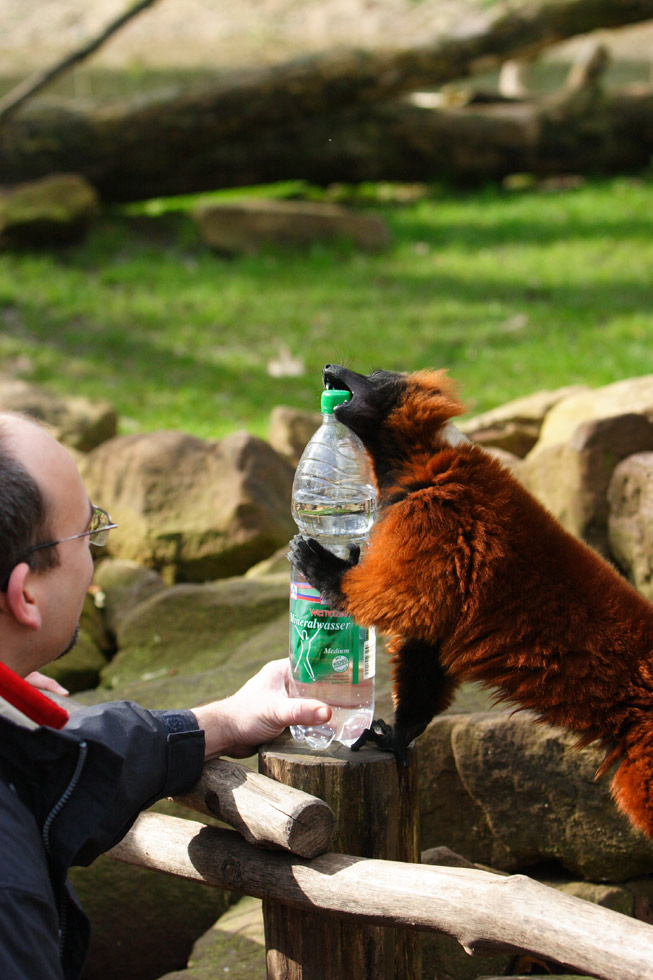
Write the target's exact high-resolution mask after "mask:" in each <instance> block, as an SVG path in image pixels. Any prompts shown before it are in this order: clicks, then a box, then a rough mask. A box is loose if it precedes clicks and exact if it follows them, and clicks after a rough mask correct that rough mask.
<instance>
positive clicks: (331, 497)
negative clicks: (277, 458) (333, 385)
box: [290, 414, 377, 749]
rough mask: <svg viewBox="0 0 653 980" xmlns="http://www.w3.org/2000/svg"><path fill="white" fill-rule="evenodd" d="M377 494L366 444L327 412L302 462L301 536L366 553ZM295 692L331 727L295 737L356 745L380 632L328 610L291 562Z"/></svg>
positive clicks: (368, 712) (367, 711) (367, 712)
mask: <svg viewBox="0 0 653 980" xmlns="http://www.w3.org/2000/svg"><path fill="white" fill-rule="evenodd" d="M376 502H377V493H376V487H375V484H374V476H373V473H372V469H371V466H370V463H369V460H368V457H367V454H366V452H365V449H364V448H363V444H362V442H361V441H360V439H359V438H358V436H356V435H355V434H354V433H353V432H351V431H350V430H349V429H347V427H346V426H344V425H342V423H340V422H338V421H337V420H336V419H335V417H334V416H333V415H330V414H325V415H324V416H323V423H322V425H321V427H320V428H319V429H318V430H317V432H316V433H315V435H314V436H313V438H312V439H311V440H310V442H309V443H308V445H307V447H306V449H305V450H304V453H303V454H302V457H301V459H300V461H299V464H298V466H297V471H296V473H295V480H294V483H293V491H292V514H293V518H294V520H295V523H296V524H297V527H298V529H299V531H300V533H301V534H304V535H306V536H307V537H312V538H315V539H316V540H317V541H319V542H320V544H323V545H324V546H325V547H326V548H328V549H329V550H330V551H333V552H335V554H337V555H339V556H340V557H343V558H347V557H348V556H349V545H358V546H359V547H360V548H361V551H364V549H365V545H366V543H367V539H368V535H369V532H370V529H371V527H372V524H373V523H374V519H375V517H376ZM290 665H291V694H293V695H294V696H296V697H314V698H319V700H320V701H325V702H326V703H327V704H329V705H330V706H331V710H332V717H331V720H330V722H329V723H328V724H326V725H319V726H314V727H310V728H307V727H299V726H296V727H293V728H292V729H291V731H292V734H293V737H294V738H295V739H296V740H297V741H302V742H307V743H308V745H309V746H310V747H311V748H314V749H325V748H327V747H328V746H329V745H330V744H331V742H332V741H333V740H334V739H336V740H337V741H339V742H342V743H343V744H344V745H352V744H353V743H354V742H355V741H356V739H357V738H358V736H359V735H360V734H361V732H363V731H364V730H365V729H366V728H369V726H370V725H371V723H372V720H373V716H374V674H375V667H376V636H375V632H374V629H373V628H372V629H370V630H368V629H366V628H364V627H360V626H358V625H357V624H356V623H354V622H353V620H351V619H350V618H349V617H348V616H345V615H343V614H342V613H340V612H338V611H336V610H333V609H330V608H329V607H328V606H327V604H326V603H324V602H323V601H322V599H321V597H320V594H319V592H318V591H317V590H316V589H314V588H313V587H312V586H311V585H310V584H309V583H308V582H307V581H306V579H305V578H304V576H303V575H302V574H301V572H300V571H299V570H298V569H297V568H295V566H294V565H292V566H291V574H290Z"/></svg>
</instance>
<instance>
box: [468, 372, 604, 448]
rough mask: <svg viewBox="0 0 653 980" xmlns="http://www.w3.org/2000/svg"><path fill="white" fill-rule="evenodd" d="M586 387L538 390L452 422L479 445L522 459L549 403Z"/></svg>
mask: <svg viewBox="0 0 653 980" xmlns="http://www.w3.org/2000/svg"><path fill="white" fill-rule="evenodd" d="M586 390H587V389H586V388H585V386H583V385H571V386H569V387H566V388H558V389H556V390H554V391H538V392H535V394H532V395H526V396H525V397H524V398H516V399H514V401H510V402H506V403H505V404H504V405H499V406H498V408H493V409H491V410H490V411H489V412H483V414H482V415H476V416H474V418H471V419H463V420H462V421H460V422H458V423H456V424H457V426H458V428H459V429H460V430H461V432H464V433H465V435H467V436H469V438H470V439H473V440H474V442H477V443H479V445H481V446H493V447H496V448H497V449H505V450H506V451H507V452H509V453H512V454H513V455H514V456H519V457H520V458H523V457H524V456H525V455H526V454H527V453H528V452H529V450H530V449H532V448H533V446H534V445H535V443H536V442H537V440H538V438H539V435H540V430H541V428H542V423H543V422H544V418H545V416H546V415H547V413H548V412H550V410H551V409H552V408H553V406H554V405H557V403H558V402H559V401H561V400H562V399H564V398H569V397H570V396H571V395H575V394H580V393H582V392H584V391H586Z"/></svg>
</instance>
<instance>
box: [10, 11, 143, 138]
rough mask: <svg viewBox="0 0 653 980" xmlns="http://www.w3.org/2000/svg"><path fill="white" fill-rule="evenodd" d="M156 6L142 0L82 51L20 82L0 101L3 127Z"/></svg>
mask: <svg viewBox="0 0 653 980" xmlns="http://www.w3.org/2000/svg"><path fill="white" fill-rule="evenodd" d="M156 2H157V0H140V2H139V3H136V4H134V6H133V7H130V8H129V9H128V10H126V11H125V12H124V13H123V14H121V15H120V17H116V19H115V20H114V21H112V22H111V23H110V24H108V25H107V26H106V27H105V28H104V29H103V30H102V31H101V32H100V33H99V34H98V35H96V37H93V38H90V39H89V40H87V41H85V42H84V44H83V45H82V46H81V47H79V48H77V49H76V50H75V51H72V52H71V53H70V54H68V55H66V57H65V58H62V59H61V60H60V61H57V62H56V63H55V64H54V65H51V66H50V67H49V68H46V69H45V71H41V72H35V74H33V75H31V76H30V77H29V78H27V79H25V81H24V82H21V83H20V85H16V86H15V88H12V89H11V91H10V92H8V93H7V94H6V95H5V96H4V97H3V98H2V99H0V125H1V124H2V123H3V122H4V120H5V119H8V118H9V116H11V115H12V113H14V112H16V111H17V110H18V109H19V108H20V107H21V106H22V105H25V103H26V102H28V101H29V99H31V98H33V97H34V96H35V95H37V94H38V93H39V92H42V91H43V89H44V88H46V87H47V86H48V85H50V84H51V83H52V82H53V81H54V80H55V79H56V78H60V77H61V76H62V75H63V74H65V72H67V71H69V70H70V69H71V68H73V67H74V66H75V65H78V64H80V63H81V62H82V61H85V60H86V59H87V58H88V57H90V55H92V54H94V53H95V52H96V51H97V50H98V49H99V48H101V47H102V45H103V44H105V43H106V42H107V41H108V40H109V38H110V37H113V35H114V34H116V33H117V32H118V31H119V30H120V29H121V28H122V27H124V26H125V24H127V23H129V21H130V20H133V19H134V17H137V16H138V14H140V13H142V12H143V11H144V10H146V9H147V8H148V7H151V6H153V4H155V3H156Z"/></svg>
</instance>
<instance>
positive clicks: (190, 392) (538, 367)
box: [0, 179, 653, 437]
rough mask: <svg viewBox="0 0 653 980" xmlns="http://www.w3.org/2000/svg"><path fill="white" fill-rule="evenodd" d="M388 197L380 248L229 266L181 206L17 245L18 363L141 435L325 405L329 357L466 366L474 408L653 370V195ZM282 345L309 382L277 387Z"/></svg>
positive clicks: (6, 291)
mask: <svg viewBox="0 0 653 980" xmlns="http://www.w3.org/2000/svg"><path fill="white" fill-rule="evenodd" d="M286 190H287V189H286ZM365 190H366V189H363V191H365ZM373 190H374V193H372V191H371V189H369V188H368V189H367V194H366V195H365V194H363V195H362V196H363V197H368V198H372V199H374V200H375V205H374V210H376V211H377V212H381V213H382V214H384V215H385V217H386V218H387V221H388V222H389V224H390V226H391V228H392V232H393V235H394V246H393V247H392V248H391V249H390V250H388V251H387V252H385V253H383V254H381V255H367V254H359V253H357V252H355V251H354V250H353V249H351V248H350V247H349V246H348V245H346V244H345V243H343V244H341V245H340V246H332V247H327V246H316V247H314V248H312V249H310V250H309V251H303V252H300V251H294V252H293V251H290V252H281V251H277V252H274V251H268V252H266V253H265V254H262V255H259V256H257V257H247V258H237V259H225V258H221V257H220V256H217V255H215V254H213V253H211V252H210V251H208V250H207V249H206V248H205V247H204V246H202V244H201V243H200V241H199V239H198V237H197V234H196V232H195V229H194V226H193V225H192V222H191V221H190V219H189V218H188V215H187V213H186V212H184V211H182V210H178V209H179V208H180V207H181V206H182V204H183V205H185V204H186V203H187V202H181V203H180V202H178V201H177V202H173V205H172V206H173V207H174V208H176V209H177V210H170V209H169V208H170V204H169V203H166V202H159V204H158V205H156V204H154V205H152V204H150V205H149V206H148V208H141V209H135V208H131V209H128V210H125V211H114V212H112V213H110V214H108V215H105V216H104V217H103V218H102V219H101V220H100V221H99V222H98V224H97V225H96V227H95V228H94V229H93V231H92V233H91V234H90V237H89V238H88V240H87V241H86V242H85V243H83V244H80V245H77V246H75V247H68V248H65V249H61V250H52V251H40V252H35V251H33V252H22V253H16V252H14V253H8V252H5V253H3V254H1V255H0V330H1V332H0V370H1V371H3V372H4V373H10V374H13V375H14V376H20V377H24V378H26V379H28V380H33V381H36V382H38V383H41V384H43V385H46V386H47V387H49V388H51V389H54V390H56V391H59V392H61V393H65V394H84V395H88V396H91V397H95V398H105V399H108V400H109V401H111V402H112V403H113V404H114V405H115V406H116V408H117V410H118V412H119V414H120V416H121V421H122V430H123V431H133V430H135V429H138V430H147V429H156V428H178V429H183V430H186V431H189V432H194V433H196V434H198V435H202V436H205V437H220V436H222V435H224V434H225V433H227V432H229V431H232V430H233V429H235V428H240V427H246V428H248V429H249V430H250V431H252V432H255V433H257V434H259V435H265V434H266V432H267V424H268V417H269V413H270V410H271V409H272V408H273V406H274V405H277V404H281V403H284V404H291V405H295V406H297V407H300V408H303V409H310V408H315V407H316V405H317V401H318V393H319V389H320V387H321V379H320V375H321V368H322V365H323V364H324V363H325V362H327V361H336V362H343V361H344V362H346V363H348V364H349V365H350V366H351V367H354V368H355V369H357V370H360V371H368V370H370V369H371V368H374V367H384V368H388V369H401V370H412V369H416V368H420V367H427V366H436V367H447V368H449V370H450V373H451V374H452V375H453V376H454V377H455V378H457V379H458V380H459V381H460V382H461V384H462V391H463V397H464V398H465V399H466V401H467V404H468V406H469V407H470V409H471V410H473V411H480V410H484V409H486V408H489V407H491V406H493V405H496V404H499V403H501V402H503V401H506V400H508V399H510V398H514V397H517V396H519V395H522V394H527V393H529V392H530V391H534V390H536V389H539V388H552V387H553V388H555V387H559V386H561V385H566V384H570V383H575V382H584V383H587V384H590V385H598V384H605V383H608V382H611V381H614V380H617V379H619V378H623V377H627V376H631V375H638V374H643V373H648V372H651V371H653V356H652V353H651V351H652V346H653V344H652V342H653V235H652V234H651V231H652V221H651V214H653V182H651V181H649V180H647V179H640V180H631V179H614V180H609V181H602V182H598V183H588V184H585V185H583V186H580V187H577V188H572V189H568V190H564V191H558V192H554V193H552V192H548V193H547V192H544V191H538V190H536V189H533V190H528V191H524V192H519V193H514V192H513V193H509V192H506V191H500V190H497V189H488V190H485V191H481V192H476V193H473V194H459V193H458V194H457V193H453V192H441V193H440V194H436V193H435V192H434V193H433V194H431V195H424V196H422V197H419V198H418V199H416V200H414V201H412V202H410V203H406V204H402V205H398V204H396V203H395V204H393V203H383V195H382V194H381V193H380V191H382V190H383V188H381V189H378V188H374V189H373ZM241 193H242V192H241ZM139 210H140V213H137V212H139ZM154 210H156V211H158V212H161V213H160V214H158V216H155V215H153V214H152V212H153V211H154ZM283 347H285V348H287V349H288V351H289V352H290V353H291V354H292V355H293V356H294V357H301V358H303V359H304V361H305V365H306V371H305V374H304V375H303V376H302V377H295V378H275V377H271V376H270V375H269V374H268V371H267V366H268V363H269V362H270V361H271V360H273V359H275V358H276V357H277V356H278V353H279V351H280V349H281V348H283Z"/></svg>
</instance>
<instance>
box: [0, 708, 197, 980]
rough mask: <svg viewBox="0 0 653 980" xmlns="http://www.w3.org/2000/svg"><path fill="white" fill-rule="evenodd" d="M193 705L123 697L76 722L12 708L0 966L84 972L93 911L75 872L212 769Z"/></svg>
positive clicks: (50, 973)
mask: <svg viewBox="0 0 653 980" xmlns="http://www.w3.org/2000/svg"><path fill="white" fill-rule="evenodd" d="M203 759H204V733H203V732H202V731H199V730H198V728H197V722H196V720H195V716H194V715H193V714H192V713H191V712H190V711H178V712H170V711H147V710H146V709H144V708H141V707H139V706H138V705H136V704H132V703H130V702H112V703H109V704H103V705H98V706H96V707H92V708H82V709H80V710H78V711H75V712H74V713H73V714H72V715H71V717H70V720H69V721H68V723H67V724H66V726H65V728H64V729H62V730H61V731H56V730H55V729H52V728H46V727H39V728H33V729H29V728H25V727H23V726H22V725H20V724H17V723H15V722H14V721H13V720H9V719H8V718H6V717H2V716H1V715H0V977H1V978H2V980H77V978H78V977H79V976H80V975H81V973H82V970H83V967H84V961H85V959H86V954H87V951H88V944H89V934H90V928H89V922H88V919H87V917H86V915H85V914H84V912H83V911H82V909H81V907H80V905H79V903H78V901H77V899H76V897H75V895H74V893H73V890H72V888H71V886H70V884H69V882H68V881H67V880H66V875H67V871H68V868H69V867H71V865H87V864H90V862H91V861H93V859H94V858H96V857H97V856H98V855H99V854H101V853H102V852H103V851H106V850H108V848H110V847H112V846H113V845H114V844H116V843H117V842H118V841H119V840H120V839H121V838H122V837H123V836H124V834H125V833H126V832H127V831H128V830H129V828H130V826H131V825H132V823H133V822H134V820H135V819H136V817H137V816H138V814H139V813H140V811H141V810H143V809H145V808H146V807H148V806H150V805H151V804H152V803H154V802H155V801H156V800H159V799H162V798H164V797H166V796H174V795H176V794H178V793H183V792H184V791H186V790H188V789H189V788H190V787H191V786H192V785H193V783H195V782H196V781H197V779H198V778H199V776H200V773H201V770H202V765H203Z"/></svg>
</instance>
